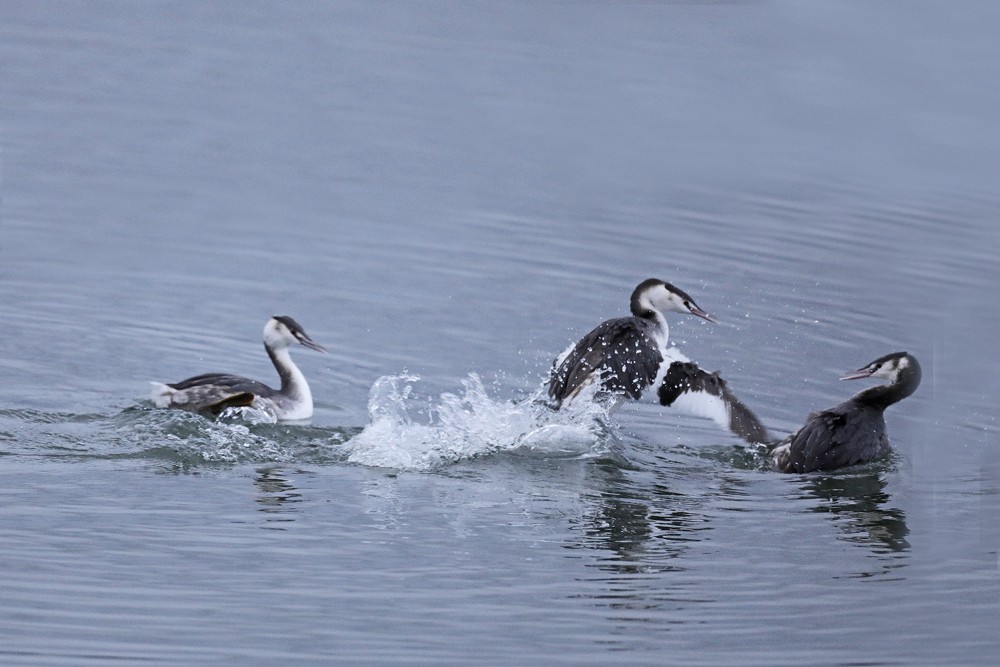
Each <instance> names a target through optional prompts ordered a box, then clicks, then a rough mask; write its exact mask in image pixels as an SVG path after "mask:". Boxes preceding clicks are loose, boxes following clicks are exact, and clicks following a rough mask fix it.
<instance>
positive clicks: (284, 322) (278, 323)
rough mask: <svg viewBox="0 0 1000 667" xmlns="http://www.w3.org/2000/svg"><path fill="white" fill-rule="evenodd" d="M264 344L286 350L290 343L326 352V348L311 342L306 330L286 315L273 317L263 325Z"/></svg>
mask: <svg viewBox="0 0 1000 667" xmlns="http://www.w3.org/2000/svg"><path fill="white" fill-rule="evenodd" d="M264 343H265V344H266V345H267V346H268V347H271V348H273V349H280V348H286V347H288V346H289V345H291V344H292V343H299V344H300V345H305V346H306V347H308V348H309V349H310V350H316V351H317V352H326V348H325V347H323V346H322V345H320V344H319V343H315V342H313V339H312V338H310V337H309V334H307V333H306V330H305V329H303V328H302V326H301V325H300V324H299V323H298V322H296V321H295V320H293V319H292V318H291V317H289V316H288V315H275V316H274V317H272V318H271V319H269V320H268V321H267V324H265V325H264Z"/></svg>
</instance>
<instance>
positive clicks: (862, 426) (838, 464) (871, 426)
mask: <svg viewBox="0 0 1000 667" xmlns="http://www.w3.org/2000/svg"><path fill="white" fill-rule="evenodd" d="M920 375H921V372H920V364H919V363H917V360H916V358H915V357H914V356H913V355H911V354H907V353H906V352H894V353H892V354H887V355H885V356H884V357H879V358H878V359H876V360H875V361H873V362H871V363H870V364H868V365H867V366H864V367H863V368H859V369H858V370H856V371H854V372H853V373H849V374H847V375H845V376H844V377H842V378H840V379H841V380H858V379H861V378H867V377H874V378H884V379H887V380H889V384H883V385H878V386H877V387H869V388H868V389H865V390H864V391H861V392H858V393H857V394H855V395H854V396H852V397H851V398H849V399H848V400H846V401H844V402H843V403H841V404H840V405H838V406H836V407H834V408H830V409H829V410H823V411H822V412H814V413H812V414H810V415H809V416H808V417H807V418H806V423H805V426H803V427H802V428H800V429H799V430H798V431H796V432H795V433H793V434H792V435H790V436H788V437H787V438H785V440H783V441H782V442H781V444H780V445H778V446H777V447H776V448H775V449H774V451H772V452H771V460H772V461H773V463H774V465H775V466H777V468H778V470H780V471H782V472H809V471H811V470H834V469H836V468H842V467H844V466H850V465H854V464H857V463H864V462H865V461H871V460H873V459H877V458H881V457H883V456H885V455H886V454H888V453H889V451H890V447H889V438H888V436H887V435H886V432H885V418H884V416H883V414H882V413H883V412H884V411H885V409H886V408H887V407H889V406H890V405H892V404H894V403H898V402H899V401H901V400H903V399H904V398H906V397H907V396H909V395H910V394H912V393H913V392H914V391H916V390H917V386H918V385H919V384H920Z"/></svg>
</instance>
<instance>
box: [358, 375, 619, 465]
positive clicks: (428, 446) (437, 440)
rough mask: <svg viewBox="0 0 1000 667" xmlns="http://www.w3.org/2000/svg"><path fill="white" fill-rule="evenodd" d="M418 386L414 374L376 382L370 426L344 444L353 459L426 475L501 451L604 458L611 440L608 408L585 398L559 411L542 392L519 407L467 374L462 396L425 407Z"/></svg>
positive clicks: (448, 396) (446, 396)
mask: <svg viewBox="0 0 1000 667" xmlns="http://www.w3.org/2000/svg"><path fill="white" fill-rule="evenodd" d="M418 381H419V378H418V377H417V376H414V375H391V376H383V377H381V378H379V379H378V380H376V381H375V383H374V384H373V385H372V388H371V391H370V393H369V397H368V413H369V418H370V423H369V424H368V426H366V427H365V428H364V430H362V431H361V433H359V434H358V435H356V436H354V437H353V438H351V439H350V440H349V441H348V442H346V443H345V444H344V448H345V449H346V453H347V460H348V461H350V462H352V463H359V464H362V465H368V466H376V467H384V468H399V469H404V470H428V469H432V468H436V467H438V466H441V465H445V464H448V463H454V462H456V461H461V460H465V459H472V458H477V457H481V456H487V455H490V454H496V453H498V452H513V453H516V454H523V455H527V456H543V457H554V456H560V457H590V456H600V455H602V454H606V453H607V452H608V451H609V449H610V447H611V445H612V443H613V441H614V431H613V430H612V429H611V427H610V426H609V423H610V422H609V420H608V413H607V410H606V408H605V407H604V406H602V405H601V404H600V403H598V402H596V401H594V400H591V399H593V396H589V395H587V394H586V392H581V396H580V398H581V399H583V400H575V401H573V402H572V404H571V405H567V406H565V407H564V408H563V409H562V410H560V411H558V412H555V411H553V410H552V409H550V408H549V407H548V406H546V405H545V403H544V402H543V401H542V393H541V391H538V392H535V394H533V395H532V396H529V397H528V398H526V399H524V400H521V401H500V400H496V399H493V398H490V396H489V395H488V394H487V392H486V389H485V387H484V386H483V382H482V380H481V379H480V378H479V376H478V375H477V374H475V373H470V374H469V376H468V377H467V378H466V379H465V380H463V381H462V386H463V391H462V393H461V395H459V394H453V393H444V394H441V396H440V397H438V399H437V400H435V401H432V402H431V403H430V404H429V405H428V404H426V403H425V402H422V401H419V400H417V399H416V398H415V396H414V391H413V390H414V385H415V384H416V383H417V382H418ZM591 393H592V392H591ZM415 415H416V416H417V417H419V419H416V418H415V417H414V416H415Z"/></svg>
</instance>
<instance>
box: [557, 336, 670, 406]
mask: <svg viewBox="0 0 1000 667" xmlns="http://www.w3.org/2000/svg"><path fill="white" fill-rule="evenodd" d="M644 325H645V323H644V322H643V320H640V319H639V318H634V317H623V318H619V319H615V320H608V321H606V322H603V323H602V324H601V325H599V326H598V327H597V328H596V329H594V330H593V331H591V332H590V333H588V334H587V335H586V336H584V337H583V338H581V339H580V340H579V341H578V342H577V343H576V345H574V346H573V347H572V348H570V349H569V350H567V351H566V352H564V353H563V354H562V355H560V356H559V358H558V359H556V361H555V362H554V363H553V364H552V373H551V375H550V377H549V398H551V399H552V400H553V401H554V402H555V404H556V405H560V404H562V402H563V401H565V400H567V399H568V398H571V397H573V396H575V395H576V393H577V392H578V391H579V390H580V389H581V388H582V387H583V386H584V385H586V384H589V383H591V382H595V381H599V382H600V383H601V389H602V390H603V391H605V392H608V393H613V394H621V395H624V396H627V397H628V398H631V399H638V398H639V397H640V396H642V392H643V391H645V389H646V388H647V387H649V386H650V385H651V384H652V383H653V380H654V379H655V378H656V375H657V371H658V370H659V366H660V362H661V361H663V357H662V356H661V355H660V352H659V350H658V349H657V347H656V343H655V341H654V340H653V338H652V336H651V335H650V334H649V332H648V331H647V330H646V327H645V326H644Z"/></svg>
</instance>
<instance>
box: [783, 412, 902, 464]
mask: <svg viewBox="0 0 1000 667" xmlns="http://www.w3.org/2000/svg"><path fill="white" fill-rule="evenodd" d="M840 408H841V406H837V407H836V408H832V409H830V410H823V411H821V412H814V413H812V414H810V415H809V417H808V418H807V419H806V423H805V425H804V426H803V427H802V428H800V429H799V430H798V431H796V432H795V433H793V434H792V435H790V436H789V437H788V438H786V439H785V440H784V441H783V442H782V443H781V444H780V445H779V446H778V447H777V448H776V449H775V450H774V452H772V457H773V459H774V462H775V464H776V465H777V466H778V468H779V469H780V470H782V471H783V472H808V471H810V470H834V469H836V468H843V467H844V466H850V465H855V464H857V463H862V462H864V461H870V460H872V459H875V458H878V457H879V456H882V455H883V454H885V452H886V451H887V450H888V448H889V439H888V438H887V437H886V435H885V426H884V424H885V422H884V421H880V422H876V423H881V424H882V425H883V426H882V428H881V429H872V428H871V421H869V420H866V419H862V418H860V413H858V412H857V411H856V410H855V411H846V410H841V409H840ZM878 418H879V419H881V418H882V415H881V413H879V414H878Z"/></svg>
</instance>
